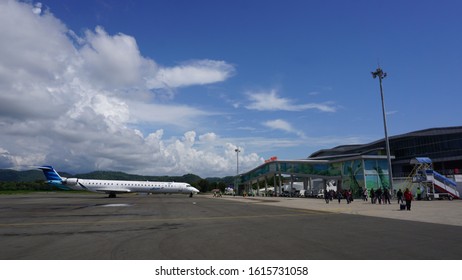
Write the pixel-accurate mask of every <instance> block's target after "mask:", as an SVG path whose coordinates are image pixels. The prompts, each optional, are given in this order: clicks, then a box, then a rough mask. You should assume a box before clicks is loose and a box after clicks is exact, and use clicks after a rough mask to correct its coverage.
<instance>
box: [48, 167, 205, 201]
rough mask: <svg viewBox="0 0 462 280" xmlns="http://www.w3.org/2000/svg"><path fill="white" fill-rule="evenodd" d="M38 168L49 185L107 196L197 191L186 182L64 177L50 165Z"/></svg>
mask: <svg viewBox="0 0 462 280" xmlns="http://www.w3.org/2000/svg"><path fill="white" fill-rule="evenodd" d="M40 169H41V170H42V171H43V173H44V175H45V177H46V178H47V179H48V180H47V183H48V184H50V185H53V186H56V187H58V188H60V189H65V190H86V191H91V192H99V193H107V194H109V197H116V194H118V193H165V194H167V193H183V194H189V195H190V196H192V195H193V194H196V193H198V192H199V190H198V189H196V188H194V187H193V186H191V185H190V184H188V183H181V182H156V181H122V180H96V179H79V178H64V177H61V176H59V174H58V173H57V172H56V170H54V169H53V167H51V166H42V167H40Z"/></svg>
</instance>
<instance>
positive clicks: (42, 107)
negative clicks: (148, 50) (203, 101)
mask: <svg viewBox="0 0 462 280" xmlns="http://www.w3.org/2000/svg"><path fill="white" fill-rule="evenodd" d="M0 37H1V38H2V44H0V129H1V131H2V133H1V134H0V168H16V169H24V168H30V167H32V166H38V165H42V164H52V165H55V167H56V168H57V169H58V170H65V171H70V172H82V171H90V170H94V169H106V170H121V171H125V172H136V173H139V174H170V175H181V174H185V173H196V174H198V175H201V176H220V175H222V176H225V175H229V174H232V172H233V171H232V170H233V166H234V164H235V161H234V156H235V155H234V154H233V153H232V152H231V151H232V146H233V144H231V143H230V142H226V140H225V139H220V138H219V137H218V136H217V135H216V134H215V133H212V132H210V133H206V134H202V135H200V136H197V135H196V132H195V131H194V130H192V129H191V127H194V126H193V124H194V122H195V121H197V120H199V119H201V118H206V117H208V116H210V113H206V112H204V111H202V110H201V109H198V108H195V107H192V106H189V105H182V104H174V103H171V104H159V103H155V102H154V100H155V98H153V95H155V93H156V90H162V89H174V88H178V87H186V86H192V85H205V84H210V83H216V82H221V81H225V80H226V79H228V78H229V77H231V76H232V75H233V73H234V67H233V66H232V65H230V64H228V63H227V62H225V61H215V60H209V59H204V60H195V61H189V62H184V63H182V64H181V65H178V66H162V65H158V64H157V63H156V62H155V61H154V60H153V59H152V58H147V57H144V56H142V54H141V53H140V50H139V48H138V45H137V42H136V40H135V38H133V37H132V36H129V35H126V34H122V33H119V34H115V35H111V34H108V33H107V32H106V31H105V30H104V28H103V27H100V26H98V27H96V28H95V29H94V30H88V31H86V32H85V33H84V34H83V36H78V35H77V34H75V33H74V32H73V31H72V30H69V29H67V28H66V26H65V24H63V23H62V22H61V21H60V20H59V19H57V18H56V17H54V16H53V14H51V12H50V11H48V10H45V9H43V7H42V4H40V3H37V4H34V5H32V4H28V3H23V2H17V1H0ZM172 126H174V127H176V128H179V129H183V131H186V133H184V134H183V135H181V136H168V137H166V136H165V135H166V133H165V130H164V128H165V127H172ZM146 127H148V128H146ZM204 143H209V144H210V145H211V146H212V147H214V148H213V149H210V148H207V149H206V148H203V147H206V146H207V145H204ZM242 158H243V160H242V165H243V166H247V167H249V168H251V167H254V166H255V165H257V164H259V163H260V162H261V158H259V157H258V155H256V154H249V155H243V157H242Z"/></svg>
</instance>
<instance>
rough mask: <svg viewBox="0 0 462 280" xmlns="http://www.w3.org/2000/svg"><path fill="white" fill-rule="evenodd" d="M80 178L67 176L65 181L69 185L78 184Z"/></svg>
mask: <svg viewBox="0 0 462 280" xmlns="http://www.w3.org/2000/svg"><path fill="white" fill-rule="evenodd" d="M78 181H79V179H77V178H67V179H66V180H64V181H63V183H64V185H68V186H76V185H77V183H78Z"/></svg>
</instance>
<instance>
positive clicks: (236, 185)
mask: <svg viewBox="0 0 462 280" xmlns="http://www.w3.org/2000/svg"><path fill="white" fill-rule="evenodd" d="M234 151H235V152H236V180H235V183H234V193H236V192H237V190H238V184H239V153H240V152H241V150H239V147H237V148H236V149H235V150H234Z"/></svg>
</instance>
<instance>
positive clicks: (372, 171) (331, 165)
mask: <svg viewBox="0 0 462 280" xmlns="http://www.w3.org/2000/svg"><path fill="white" fill-rule="evenodd" d="M275 174H284V175H293V176H296V177H309V178H313V179H316V178H323V179H327V180H329V179H334V180H339V181H340V182H339V183H340V186H342V189H350V190H351V191H352V192H353V193H354V194H360V193H361V192H362V190H363V189H364V188H367V189H377V188H379V187H380V188H388V187H389V185H390V184H389V180H388V164H387V160H386V158H385V157H383V156H377V157H375V158H374V157H372V156H368V157H362V156H361V157H356V158H353V159H345V160H335V161H334V160H333V161H326V160H323V161H315V160H311V161H303V160H301V161H274V162H269V163H265V164H263V165H261V166H259V167H257V168H255V169H254V170H252V171H249V172H247V173H245V174H242V175H241V182H242V183H247V182H254V183H255V181H257V179H258V180H263V177H272V176H274V175H275Z"/></svg>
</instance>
